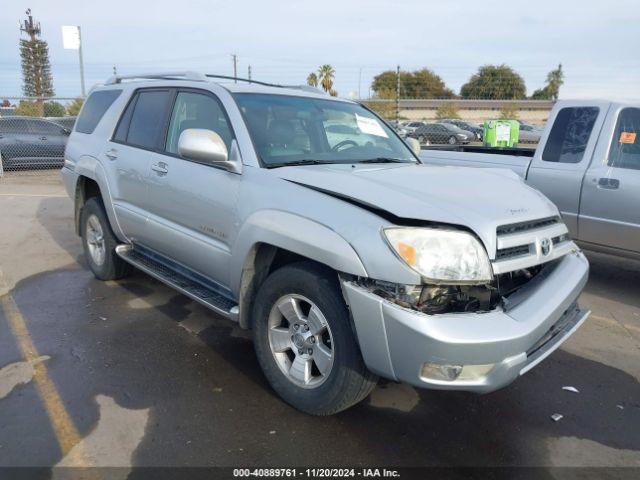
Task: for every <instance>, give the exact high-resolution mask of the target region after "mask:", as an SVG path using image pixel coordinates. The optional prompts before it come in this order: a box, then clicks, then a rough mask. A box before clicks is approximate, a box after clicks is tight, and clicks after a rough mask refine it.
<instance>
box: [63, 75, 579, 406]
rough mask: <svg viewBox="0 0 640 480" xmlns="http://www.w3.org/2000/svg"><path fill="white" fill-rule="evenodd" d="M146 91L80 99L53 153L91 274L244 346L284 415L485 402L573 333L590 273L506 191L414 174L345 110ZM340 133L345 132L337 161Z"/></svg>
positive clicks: (509, 178) (561, 230)
mask: <svg viewBox="0 0 640 480" xmlns="http://www.w3.org/2000/svg"><path fill="white" fill-rule="evenodd" d="M155 77H157V79H156V80H149V79H148V77H147V79H146V80H143V79H137V80H136V78H135V77H133V78H132V77H121V76H116V77H112V78H111V79H110V80H108V81H107V82H106V83H105V84H104V85H102V86H99V87H96V88H94V89H93V90H92V91H91V92H90V95H89V97H88V98H87V100H86V102H85V103H84V106H83V107H82V111H81V112H80V115H79V118H78V121H77V124H76V128H75V130H74V131H73V133H72V134H71V137H70V140H69V143H68V144H67V149H66V154H65V158H66V161H65V167H64V168H63V169H62V177H63V179H64V183H65V186H66V189H67V192H68V193H69V195H70V197H71V198H72V199H73V201H74V202H75V210H74V211H75V226H76V229H77V232H78V233H79V234H80V235H81V237H82V244H83V247H84V252H85V256H86V259H87V263H88V265H89V268H90V269H91V270H92V271H93V273H94V275H95V276H96V277H97V278H99V279H101V280H112V279H116V278H120V277H122V276H124V275H126V274H127V272H128V271H129V269H130V267H131V266H135V267H137V268H139V269H140V270H142V271H144V272H147V273H148V274H150V275H152V276H153V277H155V278H157V279H159V280H160V281H162V282H165V283H166V284H168V285H170V286H171V287H173V288H175V289H176V290H178V291H180V292H182V293H184V294H185V295H187V296H189V297H190V298H192V299H194V300H196V301H198V302H200V303H202V304H203V305H205V306H206V307H208V308H210V309H211V310H213V311H214V312H217V313H218V314H220V315H223V316H225V317H227V318H229V319H231V320H234V321H236V322H238V323H239V325H240V327H242V328H248V329H252V331H253V340H254V346H255V351H256V355H257V359H258V361H259V364H260V366H261V367H262V370H263V372H264V374H265V376H266V378H267V380H268V381H269V383H270V384H271V386H272V387H273V389H274V390H275V391H276V392H277V393H278V394H279V395H280V396H281V397H282V398H283V399H284V400H285V401H287V402H289V403H290V404H291V405H293V406H294V407H296V408H298V409H300V410H302V411H304V412H308V413H311V414H316V415H328V414H332V413H335V412H338V411H340V410H343V409H346V408H348V407H349V406H351V405H353V404H355V403H357V402H359V401H360V400H362V399H363V398H365V397H366V396H367V395H368V394H369V392H371V390H372V389H373V387H374V386H375V384H376V381H377V378H378V376H383V377H385V378H389V379H392V380H394V381H403V382H408V383H410V384H412V385H415V386H417V387H423V388H432V389H445V390H466V391H472V392H490V391H493V390H496V389H498V388H501V387H503V386H505V385H507V384H509V383H511V382H512V381H514V380H515V379H516V378H518V377H519V376H520V375H522V374H524V373H525V372H527V371H528V370H530V369H531V368H533V367H534V366H535V365H537V364H538V363H539V362H541V361H542V360H543V359H544V358H545V357H547V356H548V355H549V354H550V353H551V352H552V351H553V350H555V349H556V348H557V347H558V346H559V345H560V344H561V343H562V342H563V341H565V340H566V339H567V338H568V337H569V336H570V335H571V334H572V333H573V332H574V331H575V330H576V329H577V328H578V327H579V326H580V325H581V323H582V322H584V320H585V318H586V316H587V315H588V312H586V311H584V310H582V309H580V308H579V307H578V304H577V299H578V296H579V295H580V292H581V290H582V289H583V287H584V285H585V283H586V281H587V275H588V263H587V261H586V259H585V257H584V256H583V255H582V253H581V252H580V251H579V249H578V248H577V247H576V246H575V244H574V243H573V242H572V241H571V240H570V239H569V237H568V236H567V228H566V227H565V225H564V224H563V223H562V221H561V219H560V214H559V212H558V209H557V208H556V207H555V206H554V205H553V204H552V203H551V202H550V201H548V200H547V199H546V198H545V197H544V196H543V195H541V194H540V193H538V192H537V191H535V190H533V189H532V188H530V187H528V186H526V185H525V184H524V183H523V182H522V181H521V180H520V179H519V178H518V177H517V176H516V175H515V174H513V173H512V172H509V171H505V170H494V171H489V170H487V171H480V170H473V169H452V168H445V167H431V166H426V165H423V164H421V163H420V161H419V159H418V157H417V156H416V155H417V153H418V152H419V145H418V144H417V142H416V141H415V140H413V139H409V140H407V143H405V141H403V140H401V139H400V138H399V137H398V136H397V134H396V133H395V132H394V131H393V130H392V129H391V128H389V126H388V125H387V124H386V123H385V122H384V121H382V120H381V119H379V118H378V117H377V116H376V115H375V114H374V113H372V112H370V111H369V110H367V109H366V108H364V107H362V106H361V105H359V104H357V103H355V102H351V101H349V100H342V99H337V98H332V97H328V96H326V95H322V94H316V93H312V92H309V91H305V90H303V89H296V88H291V87H286V88H285V87H276V86H273V85H271V86H268V85H265V84H258V83H256V82H252V83H249V84H244V83H242V82H238V83H234V82H227V83H218V81H217V80H216V78H215V77H213V78H212V77H210V76H205V75H202V74H197V73H191V72H189V73H184V74H183V75H179V74H177V73H176V72H171V74H170V75H169V74H165V75H163V74H162V73H159V74H157V75H155ZM124 79H126V80H127V81H126V82H122V80H124ZM327 119H331V122H328V120H327ZM337 122H341V123H342V124H344V125H346V126H353V125H354V124H355V125H357V130H358V132H355V131H353V130H349V131H348V133H347V129H338V130H340V132H339V134H340V135H344V138H341V139H340V140H338V141H337V143H335V142H334V143H333V144H332V143H331V142H329V141H328V138H329V136H330V135H331V134H335V133H332V132H327V128H328V127H329V126H330V128H331V129H332V130H334V131H335V130H336V128H335V125H336V124H337ZM362 136H366V137H367V138H368V140H367V141H366V142H364V144H363V143H362V142H361V137H362ZM407 144H410V145H411V148H410V147H409V146H408V145H407Z"/></svg>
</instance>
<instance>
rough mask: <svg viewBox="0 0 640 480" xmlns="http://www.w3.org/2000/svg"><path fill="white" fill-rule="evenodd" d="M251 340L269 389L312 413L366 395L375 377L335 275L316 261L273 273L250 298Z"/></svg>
mask: <svg viewBox="0 0 640 480" xmlns="http://www.w3.org/2000/svg"><path fill="white" fill-rule="evenodd" d="M253 334H254V346H255V350H256V354H257V356H258V360H259V362H260V366H261V367H262V370H263V371H264V374H265V376H266V377H267V380H268V381H269V383H270V384H271V386H272V387H273V389H274V390H275V391H276V392H277V393H278V394H279V395H280V396H281V397H282V398H283V399H284V400H285V401H286V402H287V403H289V404H290V405H292V406H293V407H295V408H297V409H298V410H301V411H303V412H306V413H310V414H312V415H331V414H334V413H337V412H339V411H341V410H344V409H346V408H349V407H350V406H352V405H354V404H356V403H358V402H359V401H361V400H362V399H364V398H365V397H366V396H367V395H368V394H369V393H370V392H371V390H372V389H373V387H374V386H375V385H376V382H377V377H376V376H375V375H374V374H372V373H371V372H369V371H368V370H367V368H366V366H365V365H364V362H363V360H362V356H361V355H360V349H359V347H358V344H357V342H356V340H355V338H354V335H353V331H352V329H351V325H350V319H349V313H348V310H347V306H346V304H345V302H344V300H343V297H342V293H341V291H340V287H339V285H338V280H337V276H336V274H335V273H334V272H331V271H329V270H328V269H325V268H323V267H321V266H319V265H317V264H315V263H311V262H301V263H296V264H292V265H288V266H286V267H283V268H281V269H279V270H276V271H275V272H274V273H272V274H271V275H270V276H269V277H268V278H267V279H266V280H265V282H264V283H263V284H262V286H261V287H260V290H259V292H258V295H257V297H256V300H255V302H254V325H253Z"/></svg>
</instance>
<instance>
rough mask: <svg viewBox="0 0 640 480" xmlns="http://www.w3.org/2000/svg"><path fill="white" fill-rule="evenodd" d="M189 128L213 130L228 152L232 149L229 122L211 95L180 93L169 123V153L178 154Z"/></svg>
mask: <svg viewBox="0 0 640 480" xmlns="http://www.w3.org/2000/svg"><path fill="white" fill-rule="evenodd" d="M187 128H204V129H207V130H213V131H214V132H216V133H217V134H218V135H220V137H221V138H222V140H224V143H225V145H226V146H227V150H228V149H230V148H231V140H233V133H232V132H231V128H229V121H228V120H227V117H226V115H225V114H224V111H223V110H222V106H221V105H220V103H218V101H216V99H215V98H213V97H211V96H209V95H205V94H202V93H193V92H180V93H178V96H177V97H176V101H175V105H174V107H173V112H172V114H171V122H170V123H169V132H168V134H167V143H166V150H167V152H169V153H174V154H177V153H178V140H179V139H180V134H181V133H182V132H183V131H185V130H186V129H187Z"/></svg>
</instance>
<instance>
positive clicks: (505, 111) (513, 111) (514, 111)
mask: <svg viewBox="0 0 640 480" xmlns="http://www.w3.org/2000/svg"><path fill="white" fill-rule="evenodd" d="M518 112H519V109H518V106H517V105H515V104H513V103H508V104H506V105H504V106H503V107H502V108H501V109H500V119H508V120H517V119H518Z"/></svg>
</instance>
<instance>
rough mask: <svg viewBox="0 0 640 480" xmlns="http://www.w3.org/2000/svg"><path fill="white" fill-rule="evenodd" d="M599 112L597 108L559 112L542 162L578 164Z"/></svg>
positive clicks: (571, 109) (571, 108)
mask: <svg viewBox="0 0 640 480" xmlns="http://www.w3.org/2000/svg"><path fill="white" fill-rule="evenodd" d="M599 110H600V109H599V108H598V107H568V108H563V109H562V110H560V111H559V112H558V115H557V116H556V120H555V122H554V124H553V127H552V128H551V132H550V133H549V138H548V139H547V145H546V146H545V147H544V152H542V160H544V161H545V162H557V163H579V162H580V161H581V160H582V157H583V156H584V151H585V149H586V148H587V142H589V137H590V136H591V130H593V125H594V124H595V123H596V118H598V112H599Z"/></svg>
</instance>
